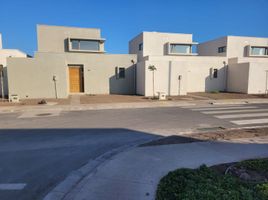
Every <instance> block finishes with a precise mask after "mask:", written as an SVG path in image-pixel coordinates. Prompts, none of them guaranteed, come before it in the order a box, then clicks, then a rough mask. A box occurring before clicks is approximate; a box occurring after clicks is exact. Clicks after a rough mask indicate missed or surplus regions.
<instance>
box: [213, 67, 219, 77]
mask: <svg viewBox="0 0 268 200" xmlns="http://www.w3.org/2000/svg"><path fill="white" fill-rule="evenodd" d="M213 78H218V69H213Z"/></svg>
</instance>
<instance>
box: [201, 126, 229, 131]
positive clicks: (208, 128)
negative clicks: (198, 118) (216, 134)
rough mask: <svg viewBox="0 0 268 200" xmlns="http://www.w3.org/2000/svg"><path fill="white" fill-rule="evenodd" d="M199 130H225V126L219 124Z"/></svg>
mask: <svg viewBox="0 0 268 200" xmlns="http://www.w3.org/2000/svg"><path fill="white" fill-rule="evenodd" d="M197 130H199V131H220V130H225V128H224V127H221V126H218V127H204V128H198V129H197Z"/></svg>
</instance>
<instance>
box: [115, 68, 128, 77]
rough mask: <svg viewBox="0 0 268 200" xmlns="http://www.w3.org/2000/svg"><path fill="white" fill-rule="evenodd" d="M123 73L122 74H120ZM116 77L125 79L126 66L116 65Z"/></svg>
mask: <svg viewBox="0 0 268 200" xmlns="http://www.w3.org/2000/svg"><path fill="white" fill-rule="evenodd" d="M122 73H123V76H121V75H122ZM115 75H116V79H125V78H126V68H125V67H116V68H115Z"/></svg>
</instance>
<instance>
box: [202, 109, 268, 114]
mask: <svg viewBox="0 0 268 200" xmlns="http://www.w3.org/2000/svg"><path fill="white" fill-rule="evenodd" d="M267 111H268V109H261V108H260V109H248V110H222V111H218V110H217V111H206V112H202V113H203V114H227V113H247V112H267Z"/></svg>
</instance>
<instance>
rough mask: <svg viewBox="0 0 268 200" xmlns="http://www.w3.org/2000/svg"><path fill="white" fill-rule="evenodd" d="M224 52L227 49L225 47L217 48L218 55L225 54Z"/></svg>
mask: <svg viewBox="0 0 268 200" xmlns="http://www.w3.org/2000/svg"><path fill="white" fill-rule="evenodd" d="M226 51H227V47H226V46H221V47H218V53H226Z"/></svg>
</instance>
